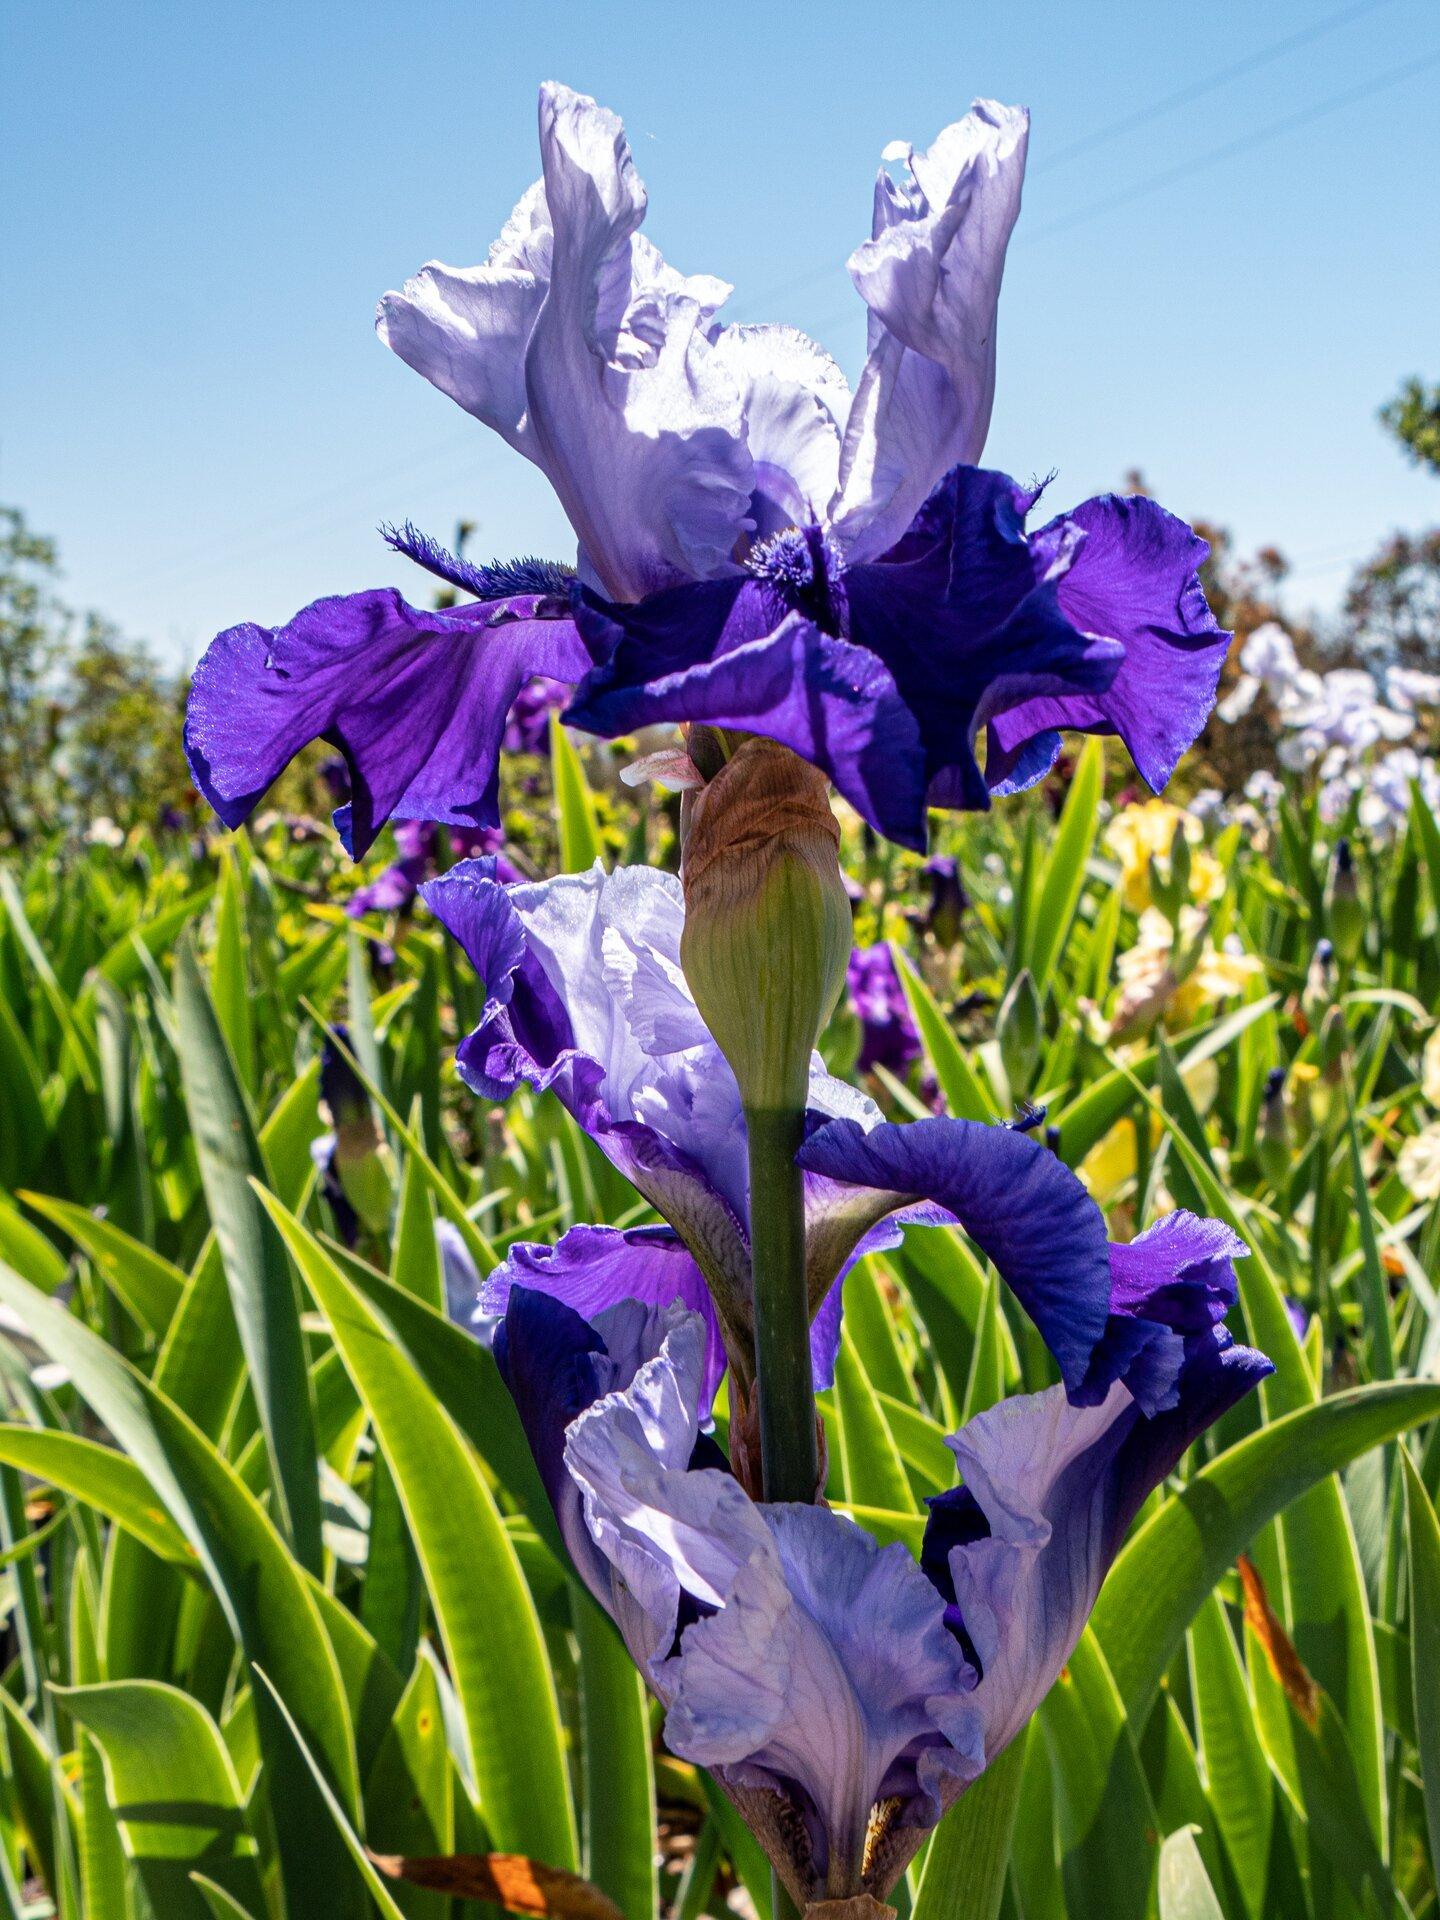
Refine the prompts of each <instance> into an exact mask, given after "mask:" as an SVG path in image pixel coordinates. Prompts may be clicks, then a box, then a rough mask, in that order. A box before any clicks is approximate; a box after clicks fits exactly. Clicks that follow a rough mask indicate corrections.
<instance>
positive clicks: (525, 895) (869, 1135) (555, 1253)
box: [423, 861, 1110, 1406]
mask: <svg viewBox="0 0 1440 1920" xmlns="http://www.w3.org/2000/svg"><path fill="white" fill-rule="evenodd" d="M423 895H424V899H425V902H426V904H427V905H428V906H429V907H430V908H431V909H432V911H433V912H434V913H435V914H436V915H437V916H438V917H439V919H440V920H441V921H442V922H443V924H444V925H445V926H446V927H447V929H448V930H449V931H450V933H451V934H453V935H454V936H455V938H456V939H457V940H458V941H459V942H460V944H461V946H462V947H463V948H464V949H465V952H466V954H467V955H468V957H469V959H470V961H471V963H472V965H473V966H474V968H475V970H476V972H477V973H478V974H479V975H480V977H481V979H482V980H483V981H484V983H485V990H486V1002H485V1008H484V1011H483V1013H482V1015H481V1019H480V1024H479V1026H478V1027H477V1028H476V1029H475V1031H474V1032H473V1033H471V1034H470V1035H469V1036H468V1037H467V1038H466V1039H465V1040H464V1041H462V1042H461V1045H460V1048H459V1051H458V1054H457V1056H456V1058H457V1064H458V1067H459V1070H460V1074H461V1077H462V1079H464V1080H465V1081H466V1083H467V1084H468V1085H469V1086H470V1087H472V1088H473V1089H474V1090H475V1091H476V1092H477V1093H480V1094H482V1095H483V1096H485V1097H486V1098H487V1099H492V1100H503V1099H506V1098H508V1097H509V1096H510V1094H512V1093H513V1092H514V1091H515V1089H516V1088H517V1087H518V1086H520V1085H521V1084H528V1085H530V1086H532V1087H535V1088H538V1089H548V1090H550V1091H551V1092H553V1093H554V1094H555V1095H556V1096H557V1098H559V1100H560V1101H561V1102H562V1103H563V1104H564V1106H565V1107H566V1108H567V1109H568V1110H569V1112H570V1113H571V1114H573V1116H574V1117H575V1119H576V1120H577V1121H578V1122H579V1124H580V1125H581V1126H582V1127H583V1128H584V1129H585V1131H586V1132H587V1133H588V1134H589V1135H590V1136H591V1138H592V1139H593V1140H594V1141H595V1142H596V1144H597V1145H598V1146H599V1147H600V1148H601V1149H602V1151H603V1152H604V1153H606V1154H607V1155H608V1156H609V1158H610V1159H611V1160H612V1161H613V1162H614V1163H615V1165H616V1166H617V1167H619V1168H620V1170H621V1171H622V1172H623V1173H624V1174H625V1176H626V1177H627V1178H628V1179H629V1180H630V1182H631V1183H632V1185H633V1186H634V1187H635V1188H636V1189H637V1190H638V1192H639V1193H641V1194H642V1195H643V1196H644V1198H645V1199H647V1200H648V1201H649V1202H650V1204H651V1205H652V1206H653V1207H654V1208H655V1210H656V1212H657V1213H659V1214H660V1215H661V1216H662V1217H663V1219H664V1220H665V1221H666V1222H667V1223H668V1230H667V1229H663V1228H662V1229H659V1230H648V1231H646V1232H644V1233H641V1234H639V1235H636V1234H634V1233H633V1232H632V1233H630V1234H625V1233H620V1232H618V1231H616V1230H615V1229H610V1228H600V1227H579V1228H574V1229H572V1231H571V1232H570V1233H569V1234H567V1235H566V1236H565V1237H564V1238H563V1239H562V1240H561V1242H560V1244H559V1246H558V1247H556V1248H553V1249H539V1250H536V1249H529V1248H525V1249H516V1250H513V1251H512V1253H511V1255H510V1258H509V1260H508V1261H507V1262H506V1263H505V1266H504V1267H503V1268H502V1269H500V1270H499V1271H498V1272H497V1274H496V1275H494V1276H492V1279H491V1281H490V1282H489V1283H488V1285H487V1290H486V1293H485V1295H484V1304H485V1306H486V1307H487V1309H488V1310H492V1311H494V1310H497V1309H498V1308H500V1307H501V1306H503V1304H504V1302H505V1300H506V1298H507V1297H508V1289H509V1288H510V1287H511V1286H513V1285H514V1284H515V1283H516V1282H518V1283H520V1284H521V1285H523V1286H527V1287H532V1288H541V1289H543V1290H545V1291H546V1292H549V1293H553V1294H555V1295H556V1296H557V1297H559V1298H562V1299H565V1300H568V1301H570V1302H571V1303H572V1304H573V1305H575V1306H577V1307H578V1308H579V1310H581V1311H582V1312H583V1311H585V1310H587V1309H589V1308H593V1307H596V1306H597V1303H598V1302H600V1301H601V1300H613V1299H616V1298H624V1297H643V1298H644V1299H645V1300H647V1301H648V1302H649V1303H650V1304H652V1305H655V1306H668V1305H669V1303H670V1302H671V1301H673V1300H675V1299H677V1298H679V1299H682V1300H684V1301H685V1302H686V1303H687V1304H688V1305H690V1306H692V1307H693V1308H695V1310H696V1311H697V1312H698V1313H699V1314H700V1315H701V1316H702V1318H703V1319H704V1320H705V1323H706V1325H707V1328H708V1342H707V1348H706V1360H705V1370H704V1383H705V1387H706V1390H707V1393H708V1392H713V1388H714V1384H715V1382H716V1381H717V1380H718V1379H719V1376H720V1373H721V1371H722V1370H723V1368H724V1366H725V1364H726V1360H727V1358H728V1360H729V1362H730V1364H732V1365H733V1366H735V1367H736V1369H737V1371H738V1373H739V1376H740V1384H741V1386H742V1387H743V1388H744V1389H745V1390H746V1391H747V1392H748V1390H749V1388H750V1386H751V1384H752V1381H751V1373H752V1366H753V1363H752V1360H751V1353H752V1343H753V1296H752V1290H751V1278H750V1243H749V1173H748V1165H747V1142H746V1133H745V1118H744V1114H743V1112H742V1110H741V1103H740V1090H739V1087H738V1086H737V1084H736V1081H735V1076H734V1074H733V1073H732V1072H731V1070H730V1067H729V1065H728V1063H727V1062H726V1060H725V1058H724V1056H723V1055H722V1054H721V1052H720V1050H719V1048H718V1047H717V1046H716V1044H715V1042H714V1040H713V1039H712V1038H711V1037H710V1033H709V1031H708V1029H707V1028H706V1026H705V1024H704V1022H703V1021H702V1020H701V1018H700V1015H699V1012H698V1010H697V1008H696V1006H695V1002H694V999H693V997H692V995H691V993H690V989H689V987H688V985H687V983H686V981H685V976H684V973H683V971H682V970H681V966H680V935H681V931H682V928H683V925H684V903H683V897H682V894H681V890H680V883H679V881H678V880H676V879H675V878H674V876H673V875H670V874H666V873H661V872H657V871H655V870H654V869H652V868H648V867H641V868H625V869H621V870H619V871H617V872H615V873H610V874H607V873H605V872H603V871H602V870H601V868H600V867H599V866H598V865H597V866H596V867H594V868H592V869H591V871H590V872H589V873H583V874H566V875H562V876H560V877H559V878H557V879H553V880H547V881H543V882H539V883H536V884H533V885H522V886H509V887H506V886H502V885H500V884H499V883H498V881H497V880H496V878H495V877H494V874H493V871H492V869H491V866H490V863H488V862H486V861H471V862H468V863H466V864H465V865H463V866H459V867H455V868H452V870H451V871H450V872H449V873H447V874H445V875H444V876H443V877H442V878H440V879H439V880H434V881H431V882H430V883H429V884H428V885H427V886H426V887H425V888H424V889H423ZM807 1126H808V1137H807V1139H806V1141H805V1144H804V1147H803V1148H802V1150H801V1154H800V1164H801V1166H802V1167H803V1168H804V1170H805V1208H806V1253H807V1268H808V1280H809V1294H810V1306H811V1314H812V1358H813V1361H814V1365H815V1372H816V1377H817V1379H819V1380H820V1381H821V1382H822V1383H824V1382H826V1381H828V1380H829V1378H830V1376H831V1373H832V1371H833V1367H834V1360H835V1353H836V1350H837V1346H838V1341H839V1329H840V1289H839V1285H838V1282H839V1281H840V1279H841V1278H842V1276H843V1273H844V1271H845V1270H846V1269H847V1268H848V1266H849V1265H850V1264H852V1263H853V1261H854V1260H855V1259H857V1258H859V1257H860V1255H861V1254H863V1253H866V1252H869V1251H872V1250H876V1249H878V1248H881V1247H885V1246H893V1245H894V1244H895V1243H896V1240H897V1239H898V1237H899V1233H900V1229H901V1226H902V1225H903V1224H904V1223H905V1222H906V1221H916V1222H922V1223H923V1222H931V1223H935V1222H953V1221H959V1222H960V1223H961V1224H962V1225H963V1226H964V1227H965V1228H966V1230H967V1231H968V1232H969V1233H970V1234H971V1235H972V1236H973V1237H974V1238H975V1239H976V1240H977V1242H978V1243H979V1244H980V1245H981V1246H982V1247H983V1248H984V1250H985V1252H986V1253H987V1254H988V1255H989V1257H990V1258H991V1259H992V1260H993V1261H994V1262H995V1264H996V1266H997V1267H998V1268H999V1270H1000V1272H1001V1274H1002V1275H1003V1276H1004V1278H1005V1280H1006V1282H1007V1284H1008V1285H1009V1286H1010V1287H1011V1289H1012V1290H1013V1291H1014V1292H1015V1294H1016V1295H1017V1297H1018V1298H1019V1299H1020V1300H1021V1301H1022V1302H1023V1303H1024V1304H1025V1306H1026V1308H1027V1310H1028V1311H1029V1312H1030V1313H1031V1315H1032V1316H1033V1318H1034V1319H1035V1320H1036V1323H1037V1324H1038V1325H1039V1327H1040V1328H1041V1331H1042V1332H1043V1333H1044V1334H1045V1337H1046V1339H1047V1341H1048V1342H1049V1345H1050V1347H1051V1350H1052V1352H1054V1353H1055V1355H1056V1357H1057V1359H1058V1360H1059V1362H1060V1365H1061V1370H1062V1373H1063V1374H1064V1377H1065V1378H1066V1380H1067V1381H1068V1382H1069V1383H1070V1384H1071V1385H1072V1386H1073V1387H1074V1388H1075V1389H1076V1390H1077V1391H1078V1390H1080V1389H1081V1388H1082V1386H1083V1385H1084V1382H1085V1371H1086V1368H1087V1367H1088V1365H1089V1362H1090V1356H1091V1353H1092V1350H1093V1348H1094V1347H1095V1345H1096V1343H1097V1341H1099V1340H1100V1338H1101V1337H1102V1335H1103V1333H1104V1330H1105V1327H1106V1323H1107V1314H1108V1302H1109V1297H1110V1265H1109V1256H1108V1253H1107V1250H1106V1241H1105V1227H1104V1221H1103V1219H1102V1217H1101V1215H1100V1212H1099V1210H1098V1208H1096V1206H1095V1205H1094V1203H1093V1201H1091V1199H1090V1198H1089V1196H1088V1194H1087V1193H1086V1192H1085V1189H1084V1187H1083V1186H1082V1185H1081V1184H1080V1182H1079V1181H1078V1180H1077V1179H1076V1177H1075V1175H1074V1174H1073V1173H1072V1172H1071V1171H1070V1170H1069V1168H1067V1167H1066V1166H1064V1164H1063V1163H1062V1162H1061V1161H1059V1160H1058V1159H1056V1157H1055V1156H1054V1155H1053V1154H1051V1153H1047V1152H1046V1151H1045V1150H1044V1148H1043V1147H1042V1146H1040V1145H1039V1144H1038V1143H1037V1142H1035V1141H1033V1140H1031V1139H1028V1138H1027V1137H1025V1136H1024V1135H1022V1134H1020V1133H1018V1132H1014V1131H1012V1130H1010V1129H1008V1128H1005V1127H988V1126H982V1125H980V1124H978V1123H976V1122H972V1121H964V1120H931V1121H922V1122H917V1123H913V1124H911V1125H907V1126H894V1125H886V1124H885V1123H884V1122H883V1121H882V1119H881V1114H880V1110H879V1108H878V1107H877V1106H876V1105H875V1103H874V1102H873V1101H872V1100H870V1099H868V1098H867V1097H866V1096H865V1095H864V1094H862V1093H860V1092H859V1091H858V1090H857V1089H856V1088H854V1087H851V1086H849V1085H847V1084H846V1083H845V1082H844V1081H842V1080H837V1079H834V1078H833V1077H832V1076H831V1075H830V1074H828V1073H827V1072H826V1071H825V1068H824V1065H823V1063H822V1062H821V1060H820V1057H819V1055H818V1054H816V1055H815V1056H814V1059H813V1062H812V1067H811V1074H810V1087H809V1114H808V1120H807ZM706 1405H707V1406H708V1399H707V1401H706Z"/></svg>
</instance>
